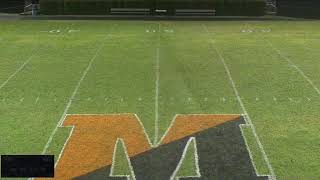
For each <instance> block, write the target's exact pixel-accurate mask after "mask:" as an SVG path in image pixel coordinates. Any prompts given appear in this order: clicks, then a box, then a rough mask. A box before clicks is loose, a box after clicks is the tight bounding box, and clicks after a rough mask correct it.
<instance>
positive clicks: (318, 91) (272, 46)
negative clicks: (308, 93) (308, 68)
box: [264, 38, 320, 95]
mask: <svg viewBox="0 0 320 180" xmlns="http://www.w3.org/2000/svg"><path fill="white" fill-rule="evenodd" d="M264 40H265V41H266V42H267V43H268V44H269V46H270V47H271V48H272V49H273V50H274V51H276V52H277V53H278V55H279V56H280V57H281V58H283V59H285V60H286V61H287V62H288V64H289V65H290V66H292V67H293V68H295V69H296V70H297V71H298V72H299V73H300V75H301V76H302V77H303V78H304V79H305V80H307V81H308V83H309V84H310V85H311V86H312V87H313V89H314V90H315V91H316V92H317V93H318V94H319V95H320V90H319V88H318V87H317V86H316V85H315V84H314V83H313V81H312V80H311V79H310V78H309V77H308V76H307V75H306V74H305V73H304V72H303V71H302V70H301V69H300V68H299V67H298V66H297V65H296V64H294V63H293V62H292V60H291V59H290V58H288V57H287V56H285V55H283V54H282V53H281V51H280V50H279V49H277V48H276V47H275V46H274V45H273V44H272V43H271V42H270V41H269V40H268V39H265V38H264Z"/></svg>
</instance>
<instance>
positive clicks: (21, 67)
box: [0, 50, 35, 90]
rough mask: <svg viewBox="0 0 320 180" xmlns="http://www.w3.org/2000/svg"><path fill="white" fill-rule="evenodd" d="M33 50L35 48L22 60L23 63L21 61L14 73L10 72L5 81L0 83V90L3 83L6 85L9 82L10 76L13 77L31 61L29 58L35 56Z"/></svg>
mask: <svg viewBox="0 0 320 180" xmlns="http://www.w3.org/2000/svg"><path fill="white" fill-rule="evenodd" d="M34 51H35V50H33V53H32V55H31V56H30V57H29V58H28V59H27V60H26V61H24V63H23V64H22V65H21V66H20V67H19V68H18V69H17V70H16V71H15V72H14V73H12V74H11V75H10V76H9V77H8V79H7V80H5V81H4V82H3V83H2V84H1V85H0V90H1V89H2V88H3V87H4V86H5V85H7V84H8V82H9V81H10V80H11V79H12V78H14V77H15V76H16V75H17V74H18V73H19V72H20V71H21V70H22V69H23V68H24V67H25V66H26V65H27V64H28V63H29V62H30V61H31V59H32V58H33V57H34V56H35V52H34Z"/></svg>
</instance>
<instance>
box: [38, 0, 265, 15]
mask: <svg viewBox="0 0 320 180" xmlns="http://www.w3.org/2000/svg"><path fill="white" fill-rule="evenodd" d="M265 6H266V2H265V0H40V9H41V13H43V14H74V15H104V14H108V13H109V11H110V9H111V8H150V9H156V8H157V9H166V10H167V11H168V14H172V15H173V14H174V12H175V9H216V13H217V15H218V16H238V15H241V16H259V15H264V11H265Z"/></svg>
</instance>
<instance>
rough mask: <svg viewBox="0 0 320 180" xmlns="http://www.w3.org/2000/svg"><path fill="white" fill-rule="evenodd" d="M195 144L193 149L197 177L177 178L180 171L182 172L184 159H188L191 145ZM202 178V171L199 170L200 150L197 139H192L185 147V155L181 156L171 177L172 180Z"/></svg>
mask: <svg viewBox="0 0 320 180" xmlns="http://www.w3.org/2000/svg"><path fill="white" fill-rule="evenodd" d="M191 143H193V148H194V151H193V153H194V158H195V166H196V173H197V175H196V176H177V173H178V171H179V170H180V168H181V166H182V163H183V161H184V159H185V158H186V155H187V151H188V149H189V147H190V144H191ZM200 177H201V173H200V169H199V156H198V149H197V141H196V138H195V137H190V138H189V140H188V142H187V144H186V145H185V147H184V149H183V153H182V156H181V159H180V160H179V163H178V165H177V167H176V169H175V170H174V171H173V173H172V175H171V176H170V180H175V179H176V180H179V179H180V178H200Z"/></svg>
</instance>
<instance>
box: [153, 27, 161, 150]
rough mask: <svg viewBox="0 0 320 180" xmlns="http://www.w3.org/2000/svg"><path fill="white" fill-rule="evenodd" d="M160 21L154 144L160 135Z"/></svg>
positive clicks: (159, 28)
mask: <svg viewBox="0 0 320 180" xmlns="http://www.w3.org/2000/svg"><path fill="white" fill-rule="evenodd" d="M160 30H161V27H160V23H158V45H157V53H156V54H157V55H156V82H155V103H154V111H155V112H154V116H155V117H154V119H155V122H154V144H156V143H157V142H158V136H159V87H160Z"/></svg>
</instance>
